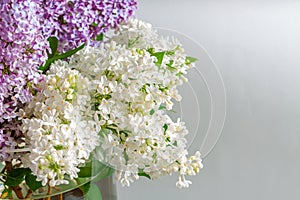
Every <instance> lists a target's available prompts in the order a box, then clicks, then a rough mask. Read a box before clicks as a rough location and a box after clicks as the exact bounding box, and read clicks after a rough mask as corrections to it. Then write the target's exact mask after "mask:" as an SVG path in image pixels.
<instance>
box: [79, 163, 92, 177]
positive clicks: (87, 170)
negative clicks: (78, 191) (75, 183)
mask: <svg viewBox="0 0 300 200" xmlns="http://www.w3.org/2000/svg"><path fill="white" fill-rule="evenodd" d="M79 169H80V171H79V173H78V177H91V176H92V164H91V162H88V163H86V164H85V166H84V167H80V168H79Z"/></svg>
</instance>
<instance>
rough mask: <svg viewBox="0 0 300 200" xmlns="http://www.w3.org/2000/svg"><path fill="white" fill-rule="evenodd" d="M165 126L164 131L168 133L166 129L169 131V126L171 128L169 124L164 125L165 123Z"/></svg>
mask: <svg viewBox="0 0 300 200" xmlns="http://www.w3.org/2000/svg"><path fill="white" fill-rule="evenodd" d="M163 128H164V133H166V131H167V130H168V128H169V126H168V124H164V125H163Z"/></svg>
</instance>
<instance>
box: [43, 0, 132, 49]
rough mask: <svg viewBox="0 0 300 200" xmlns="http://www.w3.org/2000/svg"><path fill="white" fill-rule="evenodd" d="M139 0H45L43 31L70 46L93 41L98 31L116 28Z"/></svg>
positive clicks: (65, 45)
mask: <svg viewBox="0 0 300 200" xmlns="http://www.w3.org/2000/svg"><path fill="white" fill-rule="evenodd" d="M136 4H137V3H136V1H135V0H101V1H99V0H72V1H71V0H70V1H66V0H55V1H54V0H50V1H44V3H43V9H44V17H43V19H44V20H45V21H44V22H45V23H44V26H43V31H44V33H45V34H46V35H54V36H56V37H57V38H58V39H59V41H60V42H61V46H60V47H59V50H69V49H72V48H74V47H77V46H79V45H80V44H82V43H83V42H87V43H93V40H96V39H97V35H99V34H100V33H104V32H106V31H107V30H108V29H110V28H115V27H116V26H117V25H118V24H119V23H120V22H122V21H126V20H127V19H128V18H129V17H130V16H131V15H132V14H133V13H134V11H135V8H136Z"/></svg>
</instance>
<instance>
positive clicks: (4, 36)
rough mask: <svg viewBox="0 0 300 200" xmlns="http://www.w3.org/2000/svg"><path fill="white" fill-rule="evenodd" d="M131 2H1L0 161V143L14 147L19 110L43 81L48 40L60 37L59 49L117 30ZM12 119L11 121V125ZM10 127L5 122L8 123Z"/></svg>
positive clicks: (0, 153) (132, 5) (129, 12)
mask: <svg viewBox="0 0 300 200" xmlns="http://www.w3.org/2000/svg"><path fill="white" fill-rule="evenodd" d="M135 8H136V2H135V0H70V1H67V0H47V1H46V0H2V1H1V2H0V16H1V17H0V30H1V31H0V147H1V151H0V161H1V160H2V158H4V157H7V155H6V154H5V153H3V151H4V150H5V148H3V147H4V146H6V147H9V146H10V148H15V146H16V145H17V143H16V141H14V142H13V140H14V136H12V135H10V134H9V131H8V129H11V130H16V129H17V126H18V125H17V122H16V121H17V120H16V119H17V113H18V110H19V108H20V107H22V106H23V105H24V104H25V103H27V102H29V101H30V99H31V97H32V94H33V92H34V91H35V90H36V88H35V85H36V84H37V83H39V82H40V81H41V77H42V76H41V73H40V72H39V71H38V68H39V66H41V65H42V64H43V63H45V61H46V59H47V53H46V50H49V45H48V42H47V38H48V37H50V36H56V37H57V38H58V39H59V44H60V46H59V51H60V52H65V51H67V50H70V49H74V48H76V47H77V46H79V45H80V44H82V43H83V42H86V43H88V44H93V42H92V41H93V40H95V38H96V37H97V35H99V34H100V33H104V32H105V31H107V30H108V29H110V28H115V27H116V26H117V25H118V24H119V23H120V22H122V21H126V20H127V18H128V17H129V16H131V15H132V14H133V13H134V10H135ZM13 121H14V122H15V123H13ZM8 125H9V126H8Z"/></svg>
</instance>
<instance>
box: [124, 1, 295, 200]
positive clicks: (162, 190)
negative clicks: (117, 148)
mask: <svg viewBox="0 0 300 200" xmlns="http://www.w3.org/2000/svg"><path fill="white" fill-rule="evenodd" d="M138 2H139V9H138V12H137V17H138V18H140V19H142V20H145V21H148V22H150V23H152V24H153V26H158V27H165V28H170V29H174V30H177V31H180V32H182V33H185V34H187V35H189V36H190V37H192V38H193V39H194V40H196V41H197V42H199V43H200V44H202V45H203V46H204V47H205V48H206V50H207V51H208V53H209V54H210V56H211V57H212V59H213V60H214V62H215V63H216V65H217V66H218V69H219V71H220V73H221V75H222V77H223V81H224V85H225V88H226V93H227V117H226V121H225V126H224V129H223V132H222V135H221V137H220V140H219V141H218V143H217V145H216V146H215V148H214V149H213V151H212V152H211V153H210V154H209V155H208V156H207V157H205V158H204V160H203V163H204V169H203V170H202V172H201V173H200V174H199V175H198V176H196V177H191V180H192V181H193V184H192V185H191V186H190V188H189V189H177V188H176V186H175V183H176V179H177V176H176V174H174V175H173V176H172V177H164V178H162V179H160V180H156V181H149V180H147V179H144V178H141V179H140V180H139V181H138V182H136V183H133V184H132V185H131V186H130V187H129V188H123V187H122V186H121V185H118V197H119V200H140V199H143V200H153V199H158V200H164V199H172V200H177V199H178V200H179V199H186V200H190V199H205V200H219V199H226V200H227V199H230V200H237V199H239V200H240V199H243V200H253V199H255V200H262V199H263V200H266V199H267V200H268V199H270V200H281V199H298V198H299V197H300V189H299V188H300V183H299V180H300V172H299V169H300V156H299V155H300V123H299V121H300V89H299V88H300V12H299V11H300V1H297V0H295V1H289V0H285V1H276V0H269V1H250V0H241V1H232V0H231V1H230V0H219V1H217V0H185V1H182V0H151V1H150V0H139V1H138ZM191 117H193V116H191ZM188 120H189V119H188V118H186V119H185V121H188ZM198 145H199V148H200V145H201V144H200V143H199V144H198ZM193 146H197V143H196V144H193Z"/></svg>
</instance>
